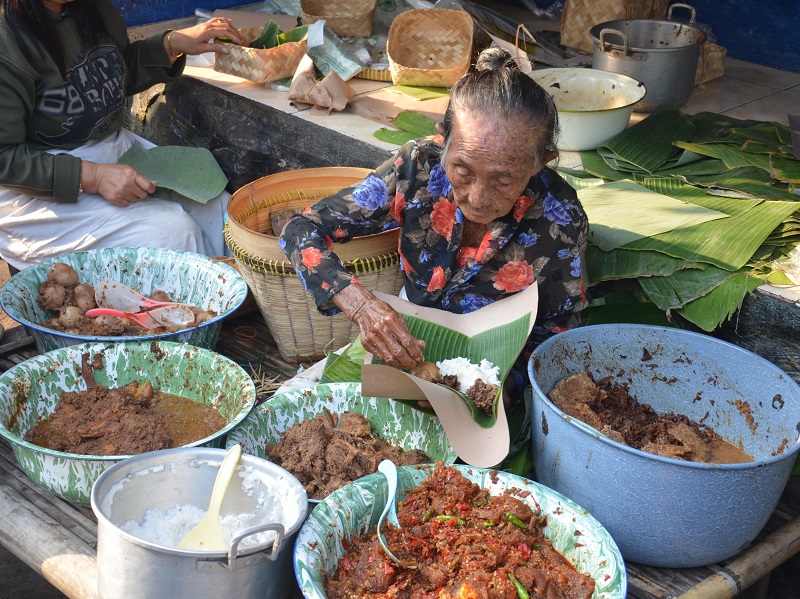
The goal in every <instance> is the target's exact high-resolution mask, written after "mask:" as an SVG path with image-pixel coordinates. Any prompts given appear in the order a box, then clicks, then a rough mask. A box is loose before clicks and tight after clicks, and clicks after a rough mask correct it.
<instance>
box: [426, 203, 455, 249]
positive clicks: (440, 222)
mask: <svg viewBox="0 0 800 599" xmlns="http://www.w3.org/2000/svg"><path fill="white" fill-rule="evenodd" d="M455 218H456V205H455V203H454V202H450V201H449V200H446V199H445V198H441V199H440V200H439V201H438V202H436V205H434V207H433V213H431V226H432V227H433V230H434V231H436V232H437V233H438V234H439V235H441V236H442V237H444V238H445V239H446V240H447V241H450V236H451V235H452V233H453V221H454V220H455Z"/></svg>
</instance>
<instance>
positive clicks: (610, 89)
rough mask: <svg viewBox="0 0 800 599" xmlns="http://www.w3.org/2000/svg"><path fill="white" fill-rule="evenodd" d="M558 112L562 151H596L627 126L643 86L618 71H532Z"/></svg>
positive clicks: (559, 141)
mask: <svg viewBox="0 0 800 599" xmlns="http://www.w3.org/2000/svg"><path fill="white" fill-rule="evenodd" d="M529 75H530V77H531V78H533V80H534V81H536V83H538V84H539V85H540V86H541V87H542V88H543V89H544V90H545V91H546V92H547V93H548V94H550V96H552V98H553V102H554V103H555V105H556V111H557V112H558V125H559V129H560V131H559V135H558V139H557V140H556V145H557V146H558V149H559V150H565V151H579V150H594V149H595V148H597V146H600V145H602V144H604V143H605V142H607V141H608V140H610V139H611V138H612V137H614V136H615V135H617V134H618V133H621V132H622V131H624V130H625V128H626V127H627V126H628V122H629V121H630V118H631V113H632V112H633V108H634V106H635V105H636V103H637V102H639V101H641V99H642V98H644V97H645V94H646V93H647V90H646V89H645V87H644V85H643V84H642V83H640V82H639V81H637V80H636V79H633V78H631V77H628V76H627V75H620V74H618V73H611V72H608V71H601V70H599V69H584V68H578V67H574V68H553V69H541V70H536V71H532V72H531V73H529Z"/></svg>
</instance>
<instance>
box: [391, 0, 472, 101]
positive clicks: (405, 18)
mask: <svg viewBox="0 0 800 599" xmlns="http://www.w3.org/2000/svg"><path fill="white" fill-rule="evenodd" d="M472 34H473V22H472V17H471V16H470V15H469V13H467V12H465V11H463V10H452V9H449V8H424V9H413V10H407V11H405V12H401V13H400V14H399V15H397V16H396V17H395V18H394V20H393V21H392V25H391V27H390V28H389V37H388V39H387V41H386V54H387V56H388V57H389V70H390V71H391V73H392V83H394V84H395V85H417V86H422V87H451V86H452V85H453V84H454V83H455V82H456V81H458V79H459V78H460V77H461V76H462V75H463V74H464V73H466V72H467V71H468V70H469V63H470V57H471V54H472Z"/></svg>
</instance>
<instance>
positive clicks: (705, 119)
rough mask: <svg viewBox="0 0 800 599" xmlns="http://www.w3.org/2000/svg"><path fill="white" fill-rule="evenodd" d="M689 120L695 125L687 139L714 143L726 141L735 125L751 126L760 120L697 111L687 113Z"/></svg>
mask: <svg viewBox="0 0 800 599" xmlns="http://www.w3.org/2000/svg"><path fill="white" fill-rule="evenodd" d="M688 118H689V120H690V121H692V124H693V125H694V126H695V132H694V134H693V135H692V137H691V139H690V140H689V141H693V142H694V143H708V142H711V143H715V142H720V141H727V139H726V138H727V137H728V136H729V135H730V131H731V129H733V128H735V127H741V128H743V127H751V126H753V125H757V124H758V123H759V122H760V121H752V120H743V119H737V118H734V117H731V116H727V115H724V114H717V113H715V112H698V113H697V114H693V115H689V117H688Z"/></svg>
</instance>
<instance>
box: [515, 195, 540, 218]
mask: <svg viewBox="0 0 800 599" xmlns="http://www.w3.org/2000/svg"><path fill="white" fill-rule="evenodd" d="M535 202H536V200H534V199H533V198H526V197H525V196H519V199H517V203H516V204H514V220H515V221H517V222H520V221H521V220H522V218H523V217H524V216H525V211H526V210H527V209H528V208H530V207H531V206H533V204H534V203H535Z"/></svg>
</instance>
